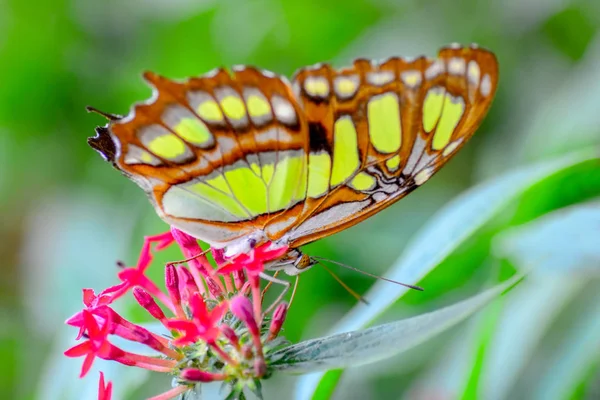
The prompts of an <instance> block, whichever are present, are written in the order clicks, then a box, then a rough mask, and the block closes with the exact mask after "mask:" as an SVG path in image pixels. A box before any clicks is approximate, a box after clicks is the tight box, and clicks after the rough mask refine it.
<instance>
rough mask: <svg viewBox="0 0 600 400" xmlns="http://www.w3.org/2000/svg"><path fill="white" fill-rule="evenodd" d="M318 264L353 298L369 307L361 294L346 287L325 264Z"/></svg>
mask: <svg viewBox="0 0 600 400" xmlns="http://www.w3.org/2000/svg"><path fill="white" fill-rule="evenodd" d="M318 264H320V265H321V266H322V267H323V268H324V269H325V271H327V272H329V275H331V276H333V279H335V280H336V281H337V282H338V283H339V284H340V285H342V287H343V288H344V289H346V290H347V291H348V293H350V294H351V295H352V297H354V298H355V299H356V300H358V301H360V302H362V303H365V304H366V305H369V302H368V301H367V300H366V299H365V298H364V297H362V296H361V295H360V294H358V293H356V292H355V291H354V290H352V288H350V286H348V285H346V284H345V283H344V281H342V280H341V279H340V277H339V276H337V275H336V274H334V273H333V271H332V270H330V269H329V268H327V266H326V265H325V264H323V263H322V262H319V263H318Z"/></svg>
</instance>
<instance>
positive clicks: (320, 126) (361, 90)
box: [284, 46, 498, 247]
mask: <svg viewBox="0 0 600 400" xmlns="http://www.w3.org/2000/svg"><path fill="white" fill-rule="evenodd" d="M497 82H498V65H497V61H496V58H495V56H494V55H493V54H492V53H491V52H489V51H486V50H483V49H480V48H478V47H476V46H470V47H458V46H452V47H448V48H444V49H442V50H441V51H440V53H439V55H438V57H437V58H436V59H428V58H425V57H420V58H417V59H413V60H406V59H402V58H391V59H388V60H386V61H384V62H381V63H375V62H372V61H368V60H357V61H355V63H354V66H353V67H351V68H348V69H343V70H339V71H336V70H334V69H332V68H331V67H330V66H328V65H318V66H315V67H313V68H305V69H302V70H300V71H299V72H298V73H297V75H296V77H295V79H294V81H293V87H294V88H295V93H296V96H298V98H299V103H300V104H301V105H302V107H303V109H304V114H305V117H306V120H307V126H308V128H309V131H310V135H309V138H310V146H309V149H310V153H309V167H308V170H309V181H308V187H309V192H310V188H311V177H312V176H313V175H311V171H319V174H318V175H319V179H320V181H327V182H328V185H327V191H326V193H325V194H324V195H317V196H315V197H314V198H311V197H310V196H309V197H308V198H307V201H306V202H305V203H304V209H303V211H302V213H301V216H300V217H299V218H297V220H296V225H294V227H293V228H292V229H290V230H289V231H288V232H286V233H285V234H284V237H285V239H286V240H287V241H289V242H290V244H291V246H292V247H296V246H300V245H302V244H305V243H308V242H311V241H313V240H316V239H318V238H321V237H323V236H327V235H330V234H332V233H335V232H337V231H339V230H342V229H345V228H347V227H349V226H352V225H354V224H356V223H358V222H360V221H362V220H363V219H365V218H367V217H369V216H370V215H372V214H374V213H376V212H378V211H380V210H382V209H383V208H385V207H387V206H389V205H390V204H392V203H394V202H395V201H397V200H399V199H401V198H402V197H404V196H406V195H407V194H409V193H410V192H411V191H413V190H414V189H416V188H417V187H419V186H421V185H422V184H423V183H425V182H426V181H427V180H428V179H429V178H431V176H433V175H434V174H435V173H436V172H437V171H438V170H439V169H440V168H441V167H442V166H443V165H444V164H445V163H446V162H447V161H448V160H449V159H450V158H451V157H452V156H453V155H454V154H456V152H457V151H458V150H459V149H460V148H461V147H462V146H463V145H464V144H465V143H466V142H467V140H468V139H469V138H470V137H471V136H472V135H473V133H474V132H475V130H476V129H477V128H478V126H479V125H480V123H481V121H482V119H483V118H484V116H485V115H486V113H487V111H488V109H489V107H490V105H491V102H492V99H493V97H494V94H495V91H496V87H497ZM318 155H320V156H321V157H325V155H327V156H329V162H330V165H331V167H330V168H329V169H325V168H322V165H320V166H319V168H316V169H315V168H313V167H314V165H313V160H315V159H317V156H318ZM321 164H323V163H321ZM315 175H316V172H315ZM319 179H317V178H313V179H312V182H316V181H317V180H319ZM315 193H316V192H315Z"/></svg>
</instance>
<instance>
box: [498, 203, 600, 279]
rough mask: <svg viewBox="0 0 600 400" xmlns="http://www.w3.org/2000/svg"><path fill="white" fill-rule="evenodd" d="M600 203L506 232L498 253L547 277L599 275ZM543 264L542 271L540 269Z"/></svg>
mask: <svg viewBox="0 0 600 400" xmlns="http://www.w3.org/2000/svg"><path fill="white" fill-rule="evenodd" d="M599 236H600V202H590V203H585V204H581V205H576V206H571V207H568V208H565V209H561V210H559V211H555V212H552V213H550V214H547V215H546V216H544V217H542V218H538V219H537V220H535V221H533V222H530V223H529V224H526V225H524V226H522V227H517V228H513V229H510V230H507V231H505V232H504V233H502V234H501V235H499V236H498V238H497V239H496V241H495V243H494V253H495V254H496V256H498V257H507V258H509V259H510V260H511V261H512V262H513V263H514V264H516V265H518V266H521V267H523V268H534V270H535V271H539V272H543V273H544V274H545V275H547V274H556V273H569V274H572V273H573V272H574V271H576V272H577V273H578V274H581V273H584V272H585V271H586V270H588V271H590V272H595V273H597V272H598V268H599V266H600V246H599V245H598V237H599ZM542 265H543V269H542V268H538V267H540V266H542Z"/></svg>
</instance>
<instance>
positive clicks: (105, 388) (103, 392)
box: [98, 372, 112, 400]
mask: <svg viewBox="0 0 600 400" xmlns="http://www.w3.org/2000/svg"><path fill="white" fill-rule="evenodd" d="M111 398H112V382H108V383H107V384H106V385H105V384H104V374H103V373H102V372H100V381H99V382H98V400H111Z"/></svg>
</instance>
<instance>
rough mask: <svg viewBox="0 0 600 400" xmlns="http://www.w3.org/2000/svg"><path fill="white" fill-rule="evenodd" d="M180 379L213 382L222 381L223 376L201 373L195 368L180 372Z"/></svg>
mask: <svg viewBox="0 0 600 400" xmlns="http://www.w3.org/2000/svg"><path fill="white" fill-rule="evenodd" d="M180 376H181V378H183V379H185V380H186V381H192V382H213V381H217V380H223V379H224V378H225V375H224V374H214V373H211V372H206V371H202V370H199V369H196V368H186V369H184V370H183V371H181V375H180Z"/></svg>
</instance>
